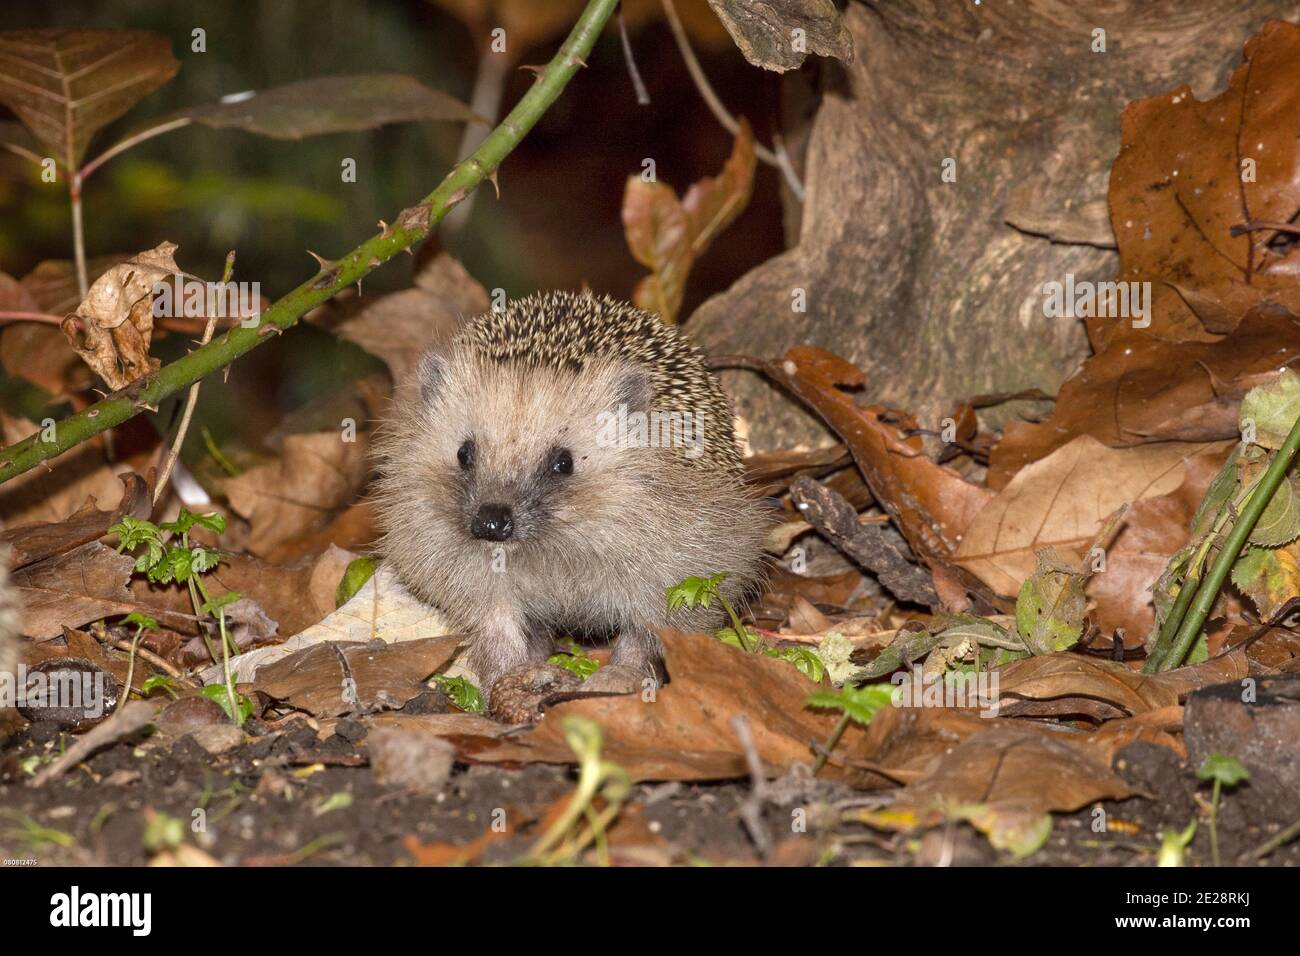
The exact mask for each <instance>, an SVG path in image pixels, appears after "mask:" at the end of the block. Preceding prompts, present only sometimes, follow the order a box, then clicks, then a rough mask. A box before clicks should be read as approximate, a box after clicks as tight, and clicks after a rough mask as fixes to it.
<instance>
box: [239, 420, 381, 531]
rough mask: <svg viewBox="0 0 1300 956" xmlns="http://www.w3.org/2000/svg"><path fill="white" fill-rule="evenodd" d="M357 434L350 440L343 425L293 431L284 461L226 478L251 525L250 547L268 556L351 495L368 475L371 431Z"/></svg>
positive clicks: (339, 505)
mask: <svg viewBox="0 0 1300 956" xmlns="http://www.w3.org/2000/svg"><path fill="white" fill-rule="evenodd" d="M354 437H355V439H356V440H355V441H346V440H345V436H344V434H343V432H342V430H341V429H340V430H338V431H326V432H312V433H308V434H294V435H288V436H286V437H285V439H284V454H283V456H282V457H281V459H280V460H279V461H277V462H273V463H271V464H268V465H262V466H261V467H258V468H254V469H252V470H251V471H246V472H244V474H242V475H240V476H239V477H237V478H232V479H231V480H230V481H228V482H226V483H225V486H224V489H225V492H226V496H227V498H228V499H229V500H230V506H231V507H232V508H233V509H234V510H235V511H236V512H238V513H239V515H240V516H241V517H243V518H246V519H247V520H248V522H249V524H250V525H251V526H252V533H251V535H250V537H249V540H248V545H247V547H248V550H249V551H251V552H252V553H253V554H256V555H261V556H267V555H269V554H270V553H271V552H272V551H273V549H274V548H275V547H276V545H278V544H280V543H281V542H283V541H286V540H288V539H289V538H293V537H295V536H297V535H299V534H302V533H304V532H306V531H308V530H310V529H312V528H314V527H316V526H317V525H320V524H323V523H324V522H325V521H326V520H328V519H329V517H330V516H331V515H332V514H333V513H334V512H335V511H337V510H339V509H341V508H343V507H344V506H345V505H347V504H348V503H349V502H350V501H351V500H352V498H353V496H354V495H355V494H356V492H357V491H358V489H360V487H361V483H362V482H363V481H364V480H365V477H366V458H365V454H366V451H365V450H366V446H367V433H366V432H364V431H360V430H358V431H357V432H356V434H355V436H354Z"/></svg>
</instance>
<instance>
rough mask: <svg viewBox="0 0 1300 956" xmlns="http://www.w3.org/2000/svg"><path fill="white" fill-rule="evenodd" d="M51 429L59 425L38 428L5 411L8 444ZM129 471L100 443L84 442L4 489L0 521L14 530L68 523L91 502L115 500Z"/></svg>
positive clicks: (0, 417) (0, 415) (0, 416)
mask: <svg viewBox="0 0 1300 956" xmlns="http://www.w3.org/2000/svg"><path fill="white" fill-rule="evenodd" d="M46 427H57V426H56V425H55V423H54V422H53V421H52V420H51V421H47V422H44V423H43V424H41V425H34V424H32V423H31V422H29V421H27V420H26V419H23V418H15V417H13V416H11V415H9V414H7V413H6V412H5V411H4V410H3V409H0V432H3V435H4V444H5V445H12V444H14V443H15V442H18V441H21V440H23V439H24V438H27V437H29V436H30V435H32V434H34V433H36V432H39V431H41V430H42V429H43V428H46ZM125 467H126V463H124V462H119V463H117V464H116V465H109V464H108V463H107V462H106V461H105V460H104V452H103V448H102V447H101V445H100V444H99V443H98V442H94V441H89V442H83V443H82V444H80V445H78V446H76V447H75V448H71V449H69V450H68V451H65V452H64V453H63V454H62V455H59V456H58V457H57V458H54V459H52V460H51V461H50V462H49V467H48V468H46V467H41V468H33V469H32V470H31V471H29V472H27V473H26V474H23V475H19V476H18V477H16V478H11V479H10V480H9V481H6V482H5V483H4V485H3V486H0V523H2V524H3V527H6V528H10V529H12V528H20V527H23V526H24V525H32V524H36V523H38V522H40V523H47V522H56V521H63V520H64V519H65V518H67V517H68V516H69V515H71V514H72V513H73V512H75V511H77V510H78V509H79V508H81V507H83V506H84V505H85V504H86V501H87V499H92V498H93V499H95V500H97V501H116V500H117V499H118V498H119V497H120V496H121V490H122V484H121V482H120V481H119V480H118V477H117V472H118V471H122V470H124V469H125Z"/></svg>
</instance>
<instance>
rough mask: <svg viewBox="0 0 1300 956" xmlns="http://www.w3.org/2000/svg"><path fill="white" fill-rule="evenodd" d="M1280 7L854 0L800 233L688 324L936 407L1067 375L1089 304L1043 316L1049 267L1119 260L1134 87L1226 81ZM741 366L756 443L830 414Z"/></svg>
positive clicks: (1108, 264)
mask: <svg viewBox="0 0 1300 956" xmlns="http://www.w3.org/2000/svg"><path fill="white" fill-rule="evenodd" d="M1270 17H1275V18H1280V19H1288V20H1291V21H1293V22H1294V21H1297V20H1300V10H1298V9H1297V7H1296V4H1295V3H1294V2H1292V0H1238V2H1235V3H1231V4H1223V3H1222V2H1221V0H1113V2H1108V3H1092V4H1077V3H1074V2H1071V0H1024V2H1021V3H1017V4H1015V5H1014V6H1009V5H1005V4H1000V3H999V4H984V5H980V6H974V5H968V4H956V3H952V2H951V0H871V2H867V3H861V2H852V3H850V5H849V7H848V9H847V10H846V11H845V23H846V25H847V26H848V29H849V31H850V33H851V34H852V37H853V44H854V50H855V55H854V59H853V62H852V63H851V64H849V65H848V66H842V65H841V64H839V63H835V62H831V61H827V62H825V63H823V64H822V65H821V69H822V70H824V71H825V74H824V76H825V78H826V80H827V81H828V82H827V83H826V84H825V85H826V89H825V90H824V93H823V98H822V102H821V104H820V106H819V108H818V111H817V114H816V117H815V119H814V120H813V127H812V131H811V136H810V139H809V144H808V150H807V155H806V183H807V201H806V203H805V205H804V208H803V214H802V223H801V225H800V229H799V237H798V243H797V244H796V245H795V246H794V247H793V248H792V249H790V250H788V251H787V252H785V253H783V254H782V255H780V256H778V257H776V258H774V259H772V260H769V261H768V262H766V263H764V264H763V265H762V266H759V267H758V268H757V269H754V270H753V271H751V272H750V273H748V274H747V275H745V276H744V277H743V278H741V279H740V280H739V281H738V282H737V283H736V284H735V285H734V286H732V287H731V288H730V289H729V290H727V291H726V292H724V293H722V294H720V295H717V296H714V297H713V298H711V299H710V300H708V301H707V302H705V303H704V305H702V306H701V307H700V308H699V309H698V310H697V311H696V313H695V315H694V317H693V318H692V319H691V321H690V323H689V324H688V326H687V327H688V328H689V329H691V330H692V331H693V333H694V334H695V335H696V336H697V337H698V339H699V340H700V342H701V343H702V344H703V345H704V347H705V348H707V349H708V350H709V351H711V352H714V353H736V352H740V353H751V352H753V351H754V350H755V348H756V347H755V345H754V343H761V349H762V351H763V352H764V353H766V354H769V355H771V354H779V353H780V352H781V351H783V350H784V349H785V348H787V347H789V346H792V345H796V344H799V343H811V344H815V345H819V346H822V347H823V348H828V349H831V350H833V351H836V352H838V353H839V354H841V355H844V356H845V357H847V358H850V359H851V360H852V361H854V362H855V363H857V364H858V365H859V366H860V367H861V368H862V369H863V370H864V372H865V373H866V376H867V382H868V385H867V388H866V395H865V397H866V398H869V399H870V400H872V401H880V402H886V403H889V404H893V405H896V406H899V407H904V408H907V409H909V410H911V411H913V412H914V413H916V414H917V417H918V418H919V419H920V420H921V421H922V423H923V424H925V425H927V426H928V427H934V428H938V427H939V422H940V418H941V417H942V416H943V414H945V413H946V412H947V411H948V410H949V409H950V408H951V407H952V406H953V405H954V404H955V403H956V402H958V401H960V400H962V399H964V398H966V397H969V396H972V395H975V394H981V393H991V392H1014V391H1019V390H1022V389H1028V388H1035V387H1036V388H1040V389H1043V390H1045V391H1047V392H1055V391H1056V389H1057V387H1058V386H1059V384H1060V383H1061V381H1062V380H1063V379H1064V378H1065V377H1066V376H1067V375H1068V374H1069V373H1070V372H1072V371H1073V370H1074V368H1075V367H1076V366H1077V364H1078V363H1079V362H1080V361H1081V360H1082V359H1083V358H1084V357H1085V356H1086V355H1087V354H1088V344H1087V338H1086V336H1085V334H1084V329H1083V326H1082V323H1081V322H1080V321H1078V320H1072V319H1062V318H1047V317H1045V316H1044V309H1043V303H1044V296H1043V293H1042V285H1043V283H1044V282H1047V281H1053V280H1055V281H1064V277H1065V275H1066V274H1067V273H1072V274H1073V275H1074V276H1075V278H1076V280H1083V279H1090V280H1093V281H1105V280H1109V279H1113V278H1115V275H1116V272H1117V265H1118V257H1117V255H1116V253H1115V251H1114V248H1113V247H1114V239H1113V236H1112V233H1111V228H1110V219H1109V212H1108V209H1107V206H1106V189H1107V181H1108V178H1109V174H1110V166H1111V163H1112V162H1113V161H1114V158H1115V156H1116V154H1117V152H1118V151H1119V146H1120V116H1121V113H1122V111H1123V108H1124V105H1125V104H1126V103H1127V102H1128V101H1130V100H1133V99H1136V98H1139V97H1143V96H1150V95H1154V94H1157V93H1161V92H1165V91H1168V90H1171V89H1173V88H1174V87H1176V86H1178V85H1179V84H1182V83H1187V84H1189V85H1190V86H1191V87H1192V89H1193V92H1194V93H1195V94H1196V95H1197V96H1198V97H1199V98H1202V99H1204V98H1206V97H1208V96H1210V95H1212V94H1213V93H1214V92H1215V91H1216V90H1217V89H1218V88H1220V87H1222V85H1223V84H1224V82H1225V81H1226V79H1227V77H1228V74H1229V73H1230V72H1231V70H1232V68H1233V67H1234V66H1236V65H1237V64H1238V63H1239V62H1240V60H1241V47H1242V45H1243V44H1244V43H1245V41H1246V40H1247V39H1248V38H1249V37H1251V36H1252V35H1253V34H1254V33H1255V32H1256V31H1257V30H1258V29H1259V27H1260V26H1261V25H1262V24H1263V23H1264V21H1265V20H1267V19H1269V18H1270ZM1098 30H1103V31H1104V44H1105V49H1104V52H1101V51H1100V50H1096V51H1094V46H1097V45H1099V44H1100V43H1101V42H1102V40H1103V37H1102V35H1101V34H1099V33H1096V32H1095V31H1098ZM946 161H953V162H948V163H946ZM945 165H947V166H948V167H949V168H950V169H952V171H953V172H955V182H945V181H944V178H943V172H944V169H945ZM801 295H802V296H803V297H805V298H806V311H803V312H800V311H797V309H796V307H797V305H798V304H799V303H798V298H799V297H800V296H801ZM725 382H726V385H727V386H728V388H729V390H730V391H731V393H732V394H733V395H734V396H735V398H736V405H737V412H738V413H739V414H740V415H742V416H743V417H744V418H745V419H746V420H747V422H748V424H749V428H750V433H749V434H750V439H751V441H752V442H753V444H754V446H755V447H756V448H759V449H766V448H774V447H781V446H788V445H791V444H795V443H797V442H800V441H820V439H821V438H822V436H824V435H825V432H824V430H823V429H822V428H821V427H820V425H818V424H817V423H816V422H815V421H814V420H813V418H812V417H811V416H810V415H808V414H807V413H805V412H804V411H803V410H801V409H799V408H796V407H795V406H794V403H793V402H792V401H790V400H789V399H788V398H786V397H785V396H782V395H780V394H778V393H777V392H776V391H775V390H774V389H773V388H772V387H771V386H770V385H769V384H767V383H766V382H764V381H762V380H761V379H759V378H758V377H757V376H755V375H752V374H747V373H744V372H728V373H725Z"/></svg>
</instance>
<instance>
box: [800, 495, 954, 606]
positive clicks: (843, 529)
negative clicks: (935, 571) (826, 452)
mask: <svg viewBox="0 0 1300 956" xmlns="http://www.w3.org/2000/svg"><path fill="white" fill-rule="evenodd" d="M790 498H791V500H792V501H794V504H795V507H797V508H798V509H799V513H800V514H801V515H803V518H804V520H805V521H807V522H808V523H809V524H811V525H812V526H813V527H814V528H816V529H817V532H818V533H819V534H821V536H822V537H824V538H825V539H826V540H827V541H829V542H830V543H831V544H833V545H834V546H835V547H836V548H838V549H839V550H840V551H843V552H844V553H845V554H847V555H848V556H849V557H850V558H852V559H853V560H854V561H855V562H856V563H857V564H859V565H861V566H862V567H863V568H865V569H866V570H868V571H870V572H871V573H872V574H874V575H875V576H876V578H877V579H878V580H879V581H880V583H881V584H882V585H884V587H885V588H887V589H888V590H889V593H890V594H892V595H893V596H894V597H896V598H898V599H899V600H900V601H911V602H913V603H916V604H924V605H927V606H928V607H930V608H932V609H938V607H939V606H940V604H941V603H942V602H940V600H939V596H938V594H937V593H935V590H934V581H933V579H932V578H931V576H930V573H929V572H928V571H926V570H925V569H924V568H921V567H918V566H917V565H916V564H914V563H912V561H910V560H909V555H908V554H907V553H905V551H906V547H907V546H906V544H905V543H903V542H901V541H899V542H898V543H895V541H896V540H897V539H896V538H895V539H894V540H891V539H890V535H889V532H888V531H887V529H885V528H884V527H882V526H881V525H878V524H859V523H858V514H857V512H856V511H855V510H854V508H853V506H852V505H851V504H849V502H848V501H847V500H845V498H844V496H843V495H841V494H840V493H839V492H837V491H835V490H834V489H833V488H828V487H826V486H825V485H823V484H822V483H821V482H819V481H816V480H815V479H813V478H810V477H809V476H807V475H801V476H800V477H798V478H796V479H795V480H794V481H793V482H792V483H791V485H790ZM900 545H901V547H900Z"/></svg>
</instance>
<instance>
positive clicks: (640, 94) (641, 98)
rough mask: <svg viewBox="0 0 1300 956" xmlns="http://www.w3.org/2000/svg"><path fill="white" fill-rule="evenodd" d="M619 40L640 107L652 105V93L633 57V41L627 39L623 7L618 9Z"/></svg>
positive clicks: (620, 5) (620, 6)
mask: <svg viewBox="0 0 1300 956" xmlns="http://www.w3.org/2000/svg"><path fill="white" fill-rule="evenodd" d="M618 38H619V40H620V41H622V44H623V61H624V62H625V63H626V64H627V75H628V76H630V77H631V78H632V89H634V90H635V91H636V102H637V105H638V106H649V105H650V91H649V90H647V89H646V88H645V81H644V80H642V79H641V71H640V70H638V69H637V68H636V58H635V57H634V56H632V41H631V40H629V39H628V38H627V22H626V21H625V20H624V19H623V6H622V4H619V8H618Z"/></svg>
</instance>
